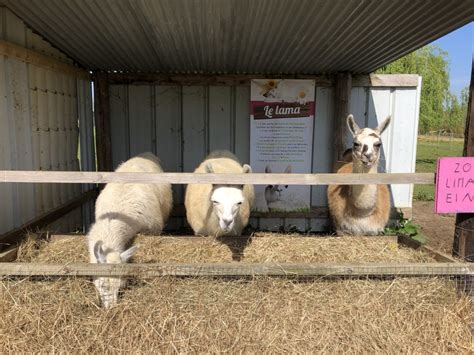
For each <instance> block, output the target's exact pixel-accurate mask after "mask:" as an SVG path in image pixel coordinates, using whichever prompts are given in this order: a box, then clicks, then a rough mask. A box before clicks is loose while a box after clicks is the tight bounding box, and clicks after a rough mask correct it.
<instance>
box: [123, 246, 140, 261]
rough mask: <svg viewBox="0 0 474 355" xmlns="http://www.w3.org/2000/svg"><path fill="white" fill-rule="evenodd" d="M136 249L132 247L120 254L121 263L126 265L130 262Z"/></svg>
mask: <svg viewBox="0 0 474 355" xmlns="http://www.w3.org/2000/svg"><path fill="white" fill-rule="evenodd" d="M137 249H138V247H137V246H136V245H134V246H133V247H130V248H128V249H127V250H125V251H123V252H122V253H121V254H120V260H122V262H123V263H126V262H128V261H129V260H130V258H131V257H132V256H133V254H135V252H136V251H137Z"/></svg>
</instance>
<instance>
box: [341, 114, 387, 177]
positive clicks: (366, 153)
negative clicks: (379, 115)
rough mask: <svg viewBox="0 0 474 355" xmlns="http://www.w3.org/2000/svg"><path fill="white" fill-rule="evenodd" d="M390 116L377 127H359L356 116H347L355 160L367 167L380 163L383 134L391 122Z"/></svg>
mask: <svg viewBox="0 0 474 355" xmlns="http://www.w3.org/2000/svg"><path fill="white" fill-rule="evenodd" d="M390 120H391V118H390V116H388V117H387V118H386V119H385V120H384V121H383V122H382V123H380V124H379V125H378V126H377V128H374V129H372V128H362V129H361V128H359V126H358V125H357V123H356V122H355V120H354V116H352V115H349V116H348V117H347V126H348V127H349V130H350V132H351V133H352V139H353V146H352V157H353V160H354V161H356V160H357V161H360V162H361V163H362V164H363V165H364V166H365V167H366V168H372V167H373V166H376V165H377V164H378V161H379V158H380V147H381V146H382V139H381V135H382V133H383V132H384V131H385V129H386V128H387V127H388V125H389V124H390Z"/></svg>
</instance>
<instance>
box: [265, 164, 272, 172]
mask: <svg viewBox="0 0 474 355" xmlns="http://www.w3.org/2000/svg"><path fill="white" fill-rule="evenodd" d="M265 172H266V173H267V174H270V173H271V172H272V169H270V167H269V166H268V165H267V166H266V167H265Z"/></svg>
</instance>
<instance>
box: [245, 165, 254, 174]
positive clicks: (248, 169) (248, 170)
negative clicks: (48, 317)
mask: <svg viewBox="0 0 474 355" xmlns="http://www.w3.org/2000/svg"><path fill="white" fill-rule="evenodd" d="M243 168H244V170H243V173H244V174H251V173H252V167H251V166H250V165H248V164H244V166H243Z"/></svg>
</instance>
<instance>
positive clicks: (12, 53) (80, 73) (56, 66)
mask: <svg viewBox="0 0 474 355" xmlns="http://www.w3.org/2000/svg"><path fill="white" fill-rule="evenodd" d="M0 55H3V56H6V57H9V58H12V59H17V60H20V61H22V62H25V63H28V64H33V65H37V66H40V67H42V68H46V69H49V70H52V71H55V72H61V73H64V74H66V75H71V76H74V77H77V78H81V79H86V80H89V79H90V74H89V73H88V72H87V70H84V69H81V68H78V67H75V66H73V65H70V64H66V63H64V62H62V61H59V60H57V59H55V58H52V57H50V56H47V55H44V54H41V53H39V52H36V51H34V50H31V49H27V48H25V47H22V46H19V45H17V44H14V43H11V42H7V41H4V40H0Z"/></svg>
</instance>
